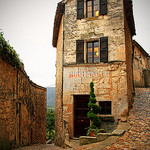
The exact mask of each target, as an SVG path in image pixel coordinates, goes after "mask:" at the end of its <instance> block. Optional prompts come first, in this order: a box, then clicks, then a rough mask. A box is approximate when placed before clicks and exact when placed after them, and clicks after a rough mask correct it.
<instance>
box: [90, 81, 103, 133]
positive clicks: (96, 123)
mask: <svg viewBox="0 0 150 150" xmlns="http://www.w3.org/2000/svg"><path fill="white" fill-rule="evenodd" d="M90 89H91V91H90V98H89V103H88V107H89V108H90V111H89V112H88V113H87V117H88V118H89V119H90V120H91V121H92V124H91V125H90V127H89V130H90V129H97V128H99V127H100V126H101V120H100V118H99V117H98V116H97V114H98V113H100V111H101V108H100V106H98V105H97V104H96V102H97V100H96V98H95V97H96V96H95V94H94V83H93V82H91V83H90ZM88 132H89V131H88Z"/></svg>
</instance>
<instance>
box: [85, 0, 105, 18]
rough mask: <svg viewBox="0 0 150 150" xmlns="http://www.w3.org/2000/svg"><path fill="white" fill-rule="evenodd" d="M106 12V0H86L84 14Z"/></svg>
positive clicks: (102, 13)
mask: <svg viewBox="0 0 150 150" xmlns="http://www.w3.org/2000/svg"><path fill="white" fill-rule="evenodd" d="M106 14H107V0H87V1H86V16H87V17H95V16H99V15H106Z"/></svg>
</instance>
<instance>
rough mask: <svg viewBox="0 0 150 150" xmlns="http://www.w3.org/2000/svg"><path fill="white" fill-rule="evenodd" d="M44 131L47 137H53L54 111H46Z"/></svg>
mask: <svg viewBox="0 0 150 150" xmlns="http://www.w3.org/2000/svg"><path fill="white" fill-rule="evenodd" d="M46 131H47V138H48V139H55V111H52V110H48V112H47V113H46Z"/></svg>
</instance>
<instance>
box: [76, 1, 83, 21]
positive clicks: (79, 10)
mask: <svg viewBox="0 0 150 150" xmlns="http://www.w3.org/2000/svg"><path fill="white" fill-rule="evenodd" d="M82 18H84V0H77V19H82Z"/></svg>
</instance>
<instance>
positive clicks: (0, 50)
mask: <svg viewBox="0 0 150 150" xmlns="http://www.w3.org/2000/svg"><path fill="white" fill-rule="evenodd" d="M0 56H1V57H2V59H3V60H5V61H7V62H8V63H10V64H11V65H12V66H13V67H14V68H21V65H22V62H21V60H20V59H19V55H18V54H17V53H16V51H15V50H14V49H13V47H11V46H10V45H9V44H8V42H6V40H5V39H4V37H3V33H2V32H0Z"/></svg>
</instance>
